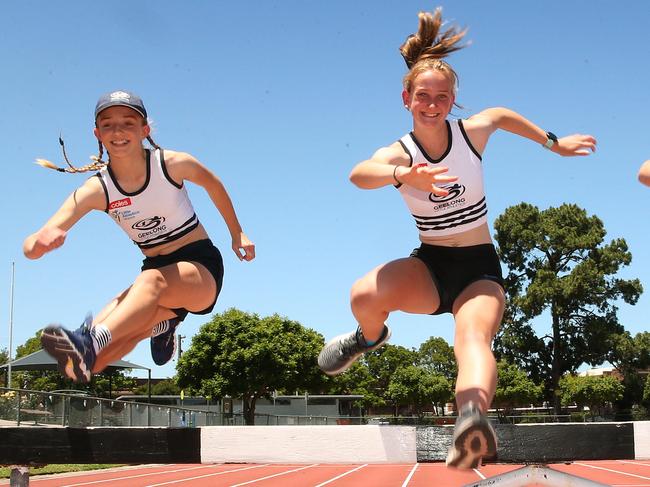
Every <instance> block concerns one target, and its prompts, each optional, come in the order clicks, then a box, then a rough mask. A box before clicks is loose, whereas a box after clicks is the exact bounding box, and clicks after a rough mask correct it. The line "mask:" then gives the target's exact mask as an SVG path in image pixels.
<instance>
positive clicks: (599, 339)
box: [494, 203, 642, 413]
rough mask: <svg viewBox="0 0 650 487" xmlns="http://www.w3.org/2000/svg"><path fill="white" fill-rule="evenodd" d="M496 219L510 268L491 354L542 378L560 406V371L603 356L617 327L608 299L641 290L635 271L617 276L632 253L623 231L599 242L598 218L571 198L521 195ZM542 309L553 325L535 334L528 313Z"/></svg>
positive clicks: (629, 299) (630, 297) (631, 297)
mask: <svg viewBox="0 0 650 487" xmlns="http://www.w3.org/2000/svg"><path fill="white" fill-rule="evenodd" d="M494 227H495V230H496V241H497V243H498V245H499V253H500V256H501V259H502V260H503V262H504V263H505V264H506V266H507V268H508V273H507V275H506V278H505V287H506V291H507V294H508V300H507V310H506V313H505V316H504V322H503V326H502V330H501V332H500V334H499V335H498V337H497V340H496V342H495V345H496V350H497V354H498V355H499V356H500V357H504V358H507V359H508V360H509V361H510V362H513V363H516V364H517V365H520V366H521V367H522V368H524V369H525V370H526V371H527V372H529V373H530V374H531V378H533V379H534V380H536V381H537V382H539V379H543V380H544V381H545V384H546V386H547V390H548V391H549V392H550V393H551V395H553V397H554V403H555V409H556V413H559V411H560V400H559V396H558V395H557V394H556V391H557V388H558V384H559V381H560V378H561V377H562V375H563V374H564V373H566V372H574V371H576V370H577V369H578V368H579V367H580V366H581V365H582V364H583V363H588V364H591V365H599V364H601V363H602V362H603V361H604V360H605V359H606V357H607V355H608V353H609V350H608V345H609V343H610V341H609V338H610V337H611V335H612V334H615V333H621V332H622V331H623V327H622V326H621V325H620V324H619V322H618V319H617V307H616V306H615V305H614V304H613V303H614V302H615V301H616V300H618V299H623V300H624V301H625V302H626V303H629V304H634V303H636V301H637V300H638V298H639V295H640V294H641V292H642V287H641V284H640V282H639V280H638V279H630V280H626V279H621V278H617V277H616V273H617V272H618V271H619V269H620V268H621V267H622V266H625V265H628V264H629V263H630V262H631V260H632V255H631V254H630V252H629V251H628V248H627V244H626V242H625V240H624V239H614V240H612V241H611V242H609V243H604V237H605V233H606V232H605V229H604V226H603V223H602V221H601V220H600V219H599V218H598V217H596V216H588V215H587V214H586V212H585V211H584V210H583V209H581V208H579V207H578V206H576V205H569V204H564V205H562V206H560V207H558V208H549V209H547V210H544V211H540V210H539V209H538V208H537V207H535V206H532V205H530V204H527V203H521V204H519V205H516V206H512V207H510V208H508V209H506V211H505V212H504V213H503V214H502V215H500V216H499V217H498V218H497V219H496V221H495V224H494ZM545 311H547V312H548V313H549V315H550V327H551V331H550V333H548V334H545V335H543V336H541V337H538V336H537V334H536V333H535V330H534V329H533V326H532V324H531V320H533V319H534V318H535V317H537V316H540V315H541V314H542V313H543V312H545Z"/></svg>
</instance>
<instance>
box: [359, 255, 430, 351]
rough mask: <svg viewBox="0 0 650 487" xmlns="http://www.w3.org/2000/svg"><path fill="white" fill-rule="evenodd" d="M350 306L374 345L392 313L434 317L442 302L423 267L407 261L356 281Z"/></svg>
mask: <svg viewBox="0 0 650 487" xmlns="http://www.w3.org/2000/svg"><path fill="white" fill-rule="evenodd" d="M350 303H351V306H352V313H353V314H354V317H355V318H356V319H357V321H358V322H359V326H360V327H361V330H362V331H363V336H364V337H365V338H366V339H368V340H372V341H374V340H377V339H378V338H379V337H380V336H381V333H382V330H383V328H384V323H385V322H386V319H387V318H388V314H389V313H390V312H391V311H396V310H400V311H404V312H407V313H420V314H428V313H433V312H434V311H435V310H436V309H438V306H439V305H440V298H439V296H438V291H437V289H436V287H435V285H434V284H433V281H432V279H431V274H430V273H429V270H428V269H427V267H426V266H425V265H424V263H423V262H422V261H421V260H420V259H416V258H414V257H408V258H404V259H398V260H394V261H391V262H389V263H387V264H383V265H380V266H379V267H377V268H375V269H373V270H372V271H370V272H369V273H368V274H366V275H365V276H363V277H362V278H361V279H359V280H358V281H356V282H355V283H354V285H353V286H352V292H351V294H350Z"/></svg>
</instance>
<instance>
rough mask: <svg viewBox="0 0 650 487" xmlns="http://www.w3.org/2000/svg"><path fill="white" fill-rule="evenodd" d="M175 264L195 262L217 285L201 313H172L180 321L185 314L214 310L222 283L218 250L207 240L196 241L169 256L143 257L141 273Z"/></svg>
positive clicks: (175, 310) (184, 311) (185, 310)
mask: <svg viewBox="0 0 650 487" xmlns="http://www.w3.org/2000/svg"><path fill="white" fill-rule="evenodd" d="M177 262H197V263H199V264H201V265H202V266H204V267H205V268H206V269H207V270H208V271H209V272H210V274H212V277H214V280H215V282H216V283H217V293H216V294H215V296H214V301H213V302H212V304H211V305H210V306H208V307H207V308H205V309H204V310H202V311H189V310H187V309H185V308H175V309H173V310H172V311H174V312H175V313H176V316H178V317H179V318H180V320H181V321H183V320H184V319H185V317H186V316H187V313H192V314H195V315H206V314H208V313H209V312H210V311H212V308H214V305H215V303H216V302H217V297H218V296H219V292H220V291H221V285H222V283H223V259H222V258H221V253H220V252H219V249H218V248H216V247H215V246H214V245H213V244H212V241H211V240H209V239H205V240H198V241H196V242H192V243H190V244H187V245H185V246H184V247H181V248H180V249H178V250H176V251H174V252H172V253H171V254H166V255H156V256H155V257H145V259H144V260H143V261H142V268H141V269H142V270H143V271H144V270H147V269H159V268H161V267H165V266H167V265H170V264H175V263H177Z"/></svg>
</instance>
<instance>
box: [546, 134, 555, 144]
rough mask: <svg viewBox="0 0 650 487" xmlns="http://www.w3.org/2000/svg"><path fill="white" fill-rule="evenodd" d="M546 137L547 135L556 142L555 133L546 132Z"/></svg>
mask: <svg viewBox="0 0 650 487" xmlns="http://www.w3.org/2000/svg"><path fill="white" fill-rule="evenodd" d="M546 137H548V138H549V139H550V140H552V141H553V142H557V135H555V134H554V133H553V132H546Z"/></svg>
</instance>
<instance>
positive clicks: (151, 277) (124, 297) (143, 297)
mask: <svg viewBox="0 0 650 487" xmlns="http://www.w3.org/2000/svg"><path fill="white" fill-rule="evenodd" d="M216 293H217V285H216V282H215V280H214V278H213V277H212V274H210V273H209V272H208V270H207V269H206V268H205V267H203V266H202V265H200V264H195V263H191V262H179V263H177V264H173V265H169V266H166V267H162V268H160V269H150V270H146V271H143V272H142V273H141V274H140V275H139V276H138V277H137V278H136V280H135V282H134V283H133V285H132V286H131V287H130V288H129V289H127V290H126V291H125V292H124V293H123V294H121V295H120V296H119V297H118V298H117V299H116V301H117V303H115V301H113V302H111V303H109V305H108V306H106V307H105V308H104V309H103V310H102V312H101V313H100V315H101V318H102V320H101V323H102V324H103V325H105V326H106V327H107V328H108V329H109V330H110V332H111V336H112V338H113V341H116V342H118V341H120V340H122V339H124V338H130V337H137V336H143V334H144V335H146V334H147V333H149V334H150V332H151V328H152V327H153V325H155V324H156V323H158V321H160V320H161V319H165V318H170V317H172V316H174V313H173V311H171V309H173V308H186V309H188V310H190V311H200V310H202V309H204V308H206V307H208V306H209V305H210V304H211V303H212V302H213V301H214V296H215V294H216ZM161 308H163V309H166V310H167V311H168V312H169V313H168V314H165V313H163V312H162V310H161ZM98 322H100V321H99V320H98V319H96V320H95V323H98ZM147 336H148V335H147Z"/></svg>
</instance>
